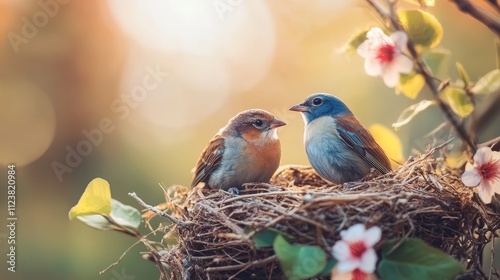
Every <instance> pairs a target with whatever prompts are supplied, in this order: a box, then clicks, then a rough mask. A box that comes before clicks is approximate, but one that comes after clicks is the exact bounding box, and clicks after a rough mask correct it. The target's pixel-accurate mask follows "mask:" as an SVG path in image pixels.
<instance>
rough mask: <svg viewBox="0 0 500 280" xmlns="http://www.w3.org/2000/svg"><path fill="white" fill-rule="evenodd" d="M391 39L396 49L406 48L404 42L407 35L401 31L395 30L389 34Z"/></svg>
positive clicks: (406, 40) (406, 39)
mask: <svg viewBox="0 0 500 280" xmlns="http://www.w3.org/2000/svg"><path fill="white" fill-rule="evenodd" d="M391 39H392V41H393V42H394V45H395V46H396V48H397V49H400V50H402V49H404V48H406V43H407V42H408V36H407V35H406V33H404V32H403V31H396V32H394V33H392V34H391Z"/></svg>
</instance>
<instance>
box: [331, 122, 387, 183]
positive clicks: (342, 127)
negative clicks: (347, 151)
mask: <svg viewBox="0 0 500 280" xmlns="http://www.w3.org/2000/svg"><path fill="white" fill-rule="evenodd" d="M335 120H336V125H337V132H338V133H339V136H340V138H341V139H342V140H343V141H344V142H345V143H346V145H347V146H348V147H349V148H351V149H352V150H353V151H354V152H355V153H356V154H357V155H358V156H359V157H360V158H362V159H363V160H364V161H365V162H366V163H368V164H369V165H370V166H371V167H373V168H375V169H377V170H378V171H379V172H380V173H382V174H385V173H388V172H390V171H391V162H390V161H389V158H388V157H387V156H386V155H385V153H384V151H383V150H382V148H381V147H380V146H379V145H378V144H377V142H375V140H374V139H373V136H372V135H371V134H370V132H368V131H367V130H366V129H365V128H363V126H362V125H361V124H360V123H359V121H358V120H357V119H356V118H354V117H352V116H345V117H337V118H335Z"/></svg>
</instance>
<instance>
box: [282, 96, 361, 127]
mask: <svg viewBox="0 0 500 280" xmlns="http://www.w3.org/2000/svg"><path fill="white" fill-rule="evenodd" d="M290 110H291V111H296V112H301V113H302V114H303V115H304V120H305V121H306V123H310V122H312V121H313V120H315V119H317V118H320V117H323V116H332V117H337V116H344V115H350V114H352V112H351V110H349V108H348V107H347V105H345V104H344V102H342V101H341V100H340V99H338V98H337V97H335V96H333V95H331V94H326V93H315V94H312V95H309V96H308V97H307V98H306V100H305V101H304V102H303V103H301V104H297V105H295V106H293V107H291V108H290Z"/></svg>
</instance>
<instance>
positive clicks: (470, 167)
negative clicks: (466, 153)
mask: <svg viewBox="0 0 500 280" xmlns="http://www.w3.org/2000/svg"><path fill="white" fill-rule="evenodd" d="M473 169H475V168H474V165H472V164H470V163H469V162H467V164H466V165H465V171H469V170H473Z"/></svg>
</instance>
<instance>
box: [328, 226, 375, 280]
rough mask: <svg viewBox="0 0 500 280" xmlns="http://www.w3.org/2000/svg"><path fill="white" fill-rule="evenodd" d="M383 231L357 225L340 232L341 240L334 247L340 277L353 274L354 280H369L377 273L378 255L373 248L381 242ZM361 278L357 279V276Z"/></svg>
mask: <svg viewBox="0 0 500 280" xmlns="http://www.w3.org/2000/svg"><path fill="white" fill-rule="evenodd" d="M381 235H382V231H381V229H380V228H379V227H377V226H374V227H371V228H369V229H366V228H365V226H364V225H363V224H355V225H353V226H351V227H350V228H349V229H347V230H343V231H341V232H340V236H341V237H342V239H341V240H339V241H337V242H336V243H335V245H333V248H332V253H333V257H334V258H335V259H336V260H337V261H338V263H337V265H336V267H335V268H336V270H337V271H338V274H339V275H342V274H344V273H347V272H351V273H352V279H368V278H364V277H361V276H363V275H364V276H366V277H368V275H369V274H372V273H373V272H374V271H375V265H376V263H377V254H376V253H375V250H374V249H373V246H374V245H375V244H377V242H379V241H380V237H381ZM356 275H357V276H359V277H355V276H356Z"/></svg>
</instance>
